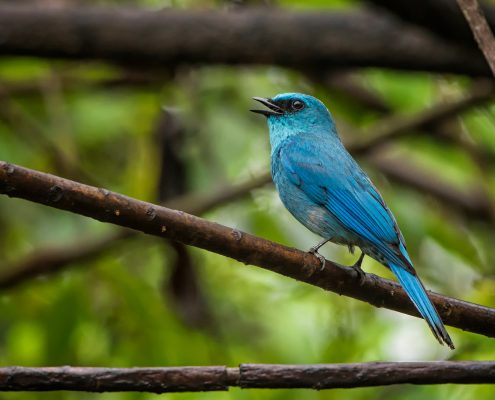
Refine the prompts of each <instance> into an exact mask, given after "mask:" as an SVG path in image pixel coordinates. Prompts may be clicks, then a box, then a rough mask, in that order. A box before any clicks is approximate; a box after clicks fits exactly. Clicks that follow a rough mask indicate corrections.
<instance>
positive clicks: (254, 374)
mask: <svg viewBox="0 0 495 400" xmlns="http://www.w3.org/2000/svg"><path fill="white" fill-rule="evenodd" d="M404 383H409V384H414V385H438V384H445V383H457V384H480V383H495V362H492V361H443V362H377V363H373V362H371V363H355V364H313V365H281V364H241V365H240V366H239V367H237V368H227V367H225V366H209V367H163V368H160V367H157V368H94V367H44V368H26V367H3V368H0V391H2V392H20V391H55V390H71V391H79V392H97V393H102V392H150V393H171V392H205V391H227V390H229V387H240V388H242V389H255V388H257V389H315V390H322V389H335V388H357V387H373V386H388V385H397V384H404Z"/></svg>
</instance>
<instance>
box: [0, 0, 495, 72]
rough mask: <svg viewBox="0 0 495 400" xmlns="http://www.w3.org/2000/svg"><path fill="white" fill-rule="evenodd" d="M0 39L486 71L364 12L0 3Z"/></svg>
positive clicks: (143, 52) (114, 54) (33, 47)
mask: <svg viewBox="0 0 495 400" xmlns="http://www.w3.org/2000/svg"><path fill="white" fill-rule="evenodd" d="M0 37H1V38H2V40H1V41H0V55H23V56H37V57H57V58H66V59H98V60H107V61H113V62H118V63H131V64H136V63H141V64H148V65H150V64H153V65H160V66H163V65H167V66H174V65H178V64H276V65H281V66H288V67H296V68H301V67H304V66H306V67H308V66H318V67H319V68H325V69H329V68H342V67H344V68H348V67H384V68H399V69H405V70H421V71H434V72H447V73H460V74H468V75H485V76H486V75H488V74H489V69H488V68H487V66H486V64H485V62H484V60H483V58H482V57H481V56H480V55H479V54H477V53H476V52H475V51H474V50H472V49H464V48H459V47H457V46H456V45H455V44H452V43H448V42H447V41H445V40H443V39H438V38H436V37H434V36H432V35H429V34H428V33H427V32H423V31H422V30H419V29H417V28H415V27H411V26H408V25H404V24H402V23H401V22H400V21H397V20H396V19H394V18H390V17H388V16H385V15H380V14H377V13H372V12H353V13H309V12H308V13H290V12H282V11H280V10H267V9H260V10H242V11H237V12H236V11H232V12H228V13H226V12H218V11H180V10H171V9H169V10H162V11H146V10H137V9H134V10H133V9H116V8H112V9H109V8H90V7H85V8H65V9H54V8H41V7H36V6H32V5H31V6H29V7H25V6H24V7H23V6H14V5H10V6H5V5H3V6H1V7H0ZM179 37H180V40H177V38H179ZM390 38H394V39H395V40H390Z"/></svg>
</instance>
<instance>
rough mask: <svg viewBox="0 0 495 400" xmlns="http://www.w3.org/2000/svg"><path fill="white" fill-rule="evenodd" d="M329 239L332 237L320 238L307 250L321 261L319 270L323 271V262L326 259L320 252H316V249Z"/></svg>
mask: <svg viewBox="0 0 495 400" xmlns="http://www.w3.org/2000/svg"><path fill="white" fill-rule="evenodd" d="M330 240H332V238H328V239H325V240H322V241H321V242H320V243H318V244H317V245H316V246H313V247H311V248H310V249H309V250H308V253H310V254H313V255H314V256H315V257H316V258H317V259H318V260H320V263H321V269H320V271H323V270H324V269H325V262H326V261H325V257H323V256H322V255H321V254H320V253H318V250H319V249H320V247H321V246H323V245H324V244H325V243H328V242H329V241H330Z"/></svg>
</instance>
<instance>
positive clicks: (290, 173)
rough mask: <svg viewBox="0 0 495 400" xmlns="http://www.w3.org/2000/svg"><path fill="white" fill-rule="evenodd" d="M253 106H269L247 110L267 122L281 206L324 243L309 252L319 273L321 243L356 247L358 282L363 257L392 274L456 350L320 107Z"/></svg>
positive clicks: (377, 198)
mask: <svg viewBox="0 0 495 400" xmlns="http://www.w3.org/2000/svg"><path fill="white" fill-rule="evenodd" d="M253 99H254V100H256V101H259V102H260V103H262V104H263V105H265V106H266V107H267V109H263V110H251V111H253V112H255V113H258V114H262V115H265V116H266V117H267V120H268V127H269V130H270V144H271V169H272V178H273V181H274V183H275V186H276V187H277V190H278V193H279V196H280V199H281V200H282V202H283V204H284V205H285V207H286V208H287V209H288V210H289V211H290V212H291V214H292V215H293V216H294V217H296V219H297V220H298V221H299V222H301V223H302V224H303V225H304V226H306V227H307V228H308V229H309V230H310V231H312V232H314V233H316V234H317V235H319V236H321V237H322V238H323V239H324V240H323V241H322V242H320V243H318V244H317V245H316V246H314V247H312V248H311V249H310V252H311V253H312V254H314V255H315V256H316V257H318V258H319V259H320V261H321V262H322V267H324V265H325V264H324V262H325V259H324V258H323V257H322V256H321V255H320V254H319V253H318V249H319V248H320V247H321V246H323V245H324V244H325V243H327V242H329V241H330V242H333V243H337V244H342V245H346V246H348V247H349V249H350V250H351V251H352V250H353V249H354V246H357V247H359V248H360V249H361V256H360V257H359V259H358V261H357V262H356V264H355V265H354V266H353V267H354V268H355V269H356V271H358V272H359V273H360V276H361V278H362V277H364V273H363V272H362V270H361V262H362V260H363V257H364V255H365V254H366V255H368V256H370V257H372V258H374V259H375V260H377V261H379V262H380V263H382V264H383V265H385V266H386V267H388V268H390V269H391V270H392V272H393V273H394V274H395V276H396V277H397V279H398V280H399V282H400V283H401V285H402V287H403V288H404V290H405V291H406V293H407V294H408V296H409V297H410V299H411V300H412V302H413V303H414V305H415V306H416V308H417V309H418V311H419V313H420V314H421V316H422V317H423V318H424V319H425V320H426V322H427V323H428V326H429V327H430V329H431V331H432V332H433V335H435V337H436V338H437V340H438V341H439V342H440V343H441V344H443V343H446V344H447V345H448V346H449V347H450V348H451V349H454V344H453V343H452V340H451V339H450V336H449V334H448V333H447V331H446V329H445V327H444V325H443V323H442V320H441V319H440V316H439V315H438V312H437V310H436V309H435V306H434V305H433V304H432V302H431V300H430V299H429V297H428V294H427V293H426V290H425V288H424V286H423V284H422V283H421V281H420V280H419V277H418V275H417V274H416V271H415V269H414V267H413V264H412V262H411V259H410V258H409V255H408V253H407V250H406V244H405V240H404V237H403V236H402V233H401V232H400V230H399V227H398V226H397V222H396V221H395V218H394V216H393V215H392V212H391V211H390V210H389V208H388V207H387V205H386V204H385V202H384V201H383V198H382V196H381V195H380V193H378V190H377V189H376V188H375V186H374V185H373V183H372V182H371V180H370V178H368V176H367V175H366V173H365V172H364V171H363V170H362V169H361V168H360V167H359V165H358V164H357V163H356V161H355V160H354V159H353V158H352V157H351V155H350V154H349V153H348V152H347V150H346V149H345V147H344V145H343V144H342V142H341V141H340V138H339V136H338V134H337V130H336V128H335V123H334V121H333V118H332V116H331V114H330V112H329V111H328V110H327V108H326V107H325V105H324V104H323V103H322V102H321V101H319V100H318V99H316V98H314V97H312V96H309V95H306V94H300V93H284V94H279V95H277V96H275V97H274V98H272V99H265V98H261V97H254V98H253Z"/></svg>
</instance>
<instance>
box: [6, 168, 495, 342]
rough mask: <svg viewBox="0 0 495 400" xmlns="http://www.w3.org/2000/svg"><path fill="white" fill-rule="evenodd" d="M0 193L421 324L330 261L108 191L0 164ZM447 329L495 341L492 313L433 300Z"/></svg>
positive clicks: (402, 305) (407, 308)
mask: <svg viewBox="0 0 495 400" xmlns="http://www.w3.org/2000/svg"><path fill="white" fill-rule="evenodd" d="M0 193H3V194H6V195H8V196H9V197H17V198H23V199H26V200H29V201H32V202H36V203H40V204H45V205H47V206H50V207H54V208H58V209H61V210H67V211H70V212H73V213H76V214H80V215H85V216H87V217H91V218H94V219H97V220H99V221H102V222H109V223H113V224H116V225H120V226H122V227H126V228H131V229H134V230H138V231H141V232H144V233H147V234H150V235H154V236H158V237H164V238H168V239H172V240H175V241H178V242H181V243H184V244H187V245H191V246H195V247H199V248H202V249H205V250H208V251H212V252H214V253H218V254H221V255H224V256H226V257H230V258H233V259H236V260H238V261H241V262H242V263H244V264H253V265H256V266H258V267H261V268H264V269H268V270H271V271H273V272H277V273H279V274H282V275H285V276H288V277H291V278H293V279H296V280H300V281H303V282H306V283H309V284H312V285H315V286H318V287H321V288H323V289H325V290H330V291H333V292H336V293H338V294H341V295H346V296H350V297H354V298H356V299H359V300H362V301H366V302H368V303H370V304H372V305H374V306H377V307H385V308H389V309H392V310H396V311H400V312H403V313H406V314H410V315H414V316H418V314H417V311H416V309H415V308H414V306H413V305H412V303H411V302H410V300H409V299H408V298H407V296H406V294H405V293H404V291H403V290H402V289H401V288H400V286H399V285H398V284H397V283H395V282H392V281H389V280H385V279H381V278H379V277H377V276H375V275H373V274H366V275H365V277H364V279H363V280H362V284H361V285H360V284H357V283H358V281H359V282H361V280H360V278H359V276H358V275H357V274H356V272H355V271H354V270H353V269H350V268H346V267H342V266H340V265H338V264H336V263H333V262H330V261H327V264H326V268H325V269H323V270H321V265H320V262H319V260H318V259H317V258H316V257H314V256H313V255H312V254H310V253H306V252H303V251H300V250H296V249H293V248H290V247H286V246H282V245H279V244H277V243H274V242H270V241H268V240H264V239H261V238H258V237H256V236H253V235H250V234H247V233H244V232H240V231H238V230H236V229H232V228H228V227H226V226H222V225H219V224H216V223H213V222H209V221H206V220H204V219H201V218H199V217H195V216H193V215H189V214H186V213H184V212H182V211H177V210H171V209H168V208H165V207H160V206H157V205H154V204H150V203H146V202H143V201H139V200H136V199H133V198H130V197H126V196H123V195H121V194H118V193H114V192H109V191H107V190H104V189H100V188H96V187H92V186H88V185H83V184H81V183H78V182H74V181H70V180H67V179H63V178H60V177H57V176H54V175H50V174H45V173H42V172H38V171H34V170H30V169H27V168H24V167H21V166H17V165H13V164H8V163H6V162H3V161H1V162H0ZM431 298H432V301H433V302H434V303H435V305H436V307H437V309H438V310H439V313H440V315H441V316H442V318H443V320H444V322H445V323H446V324H448V325H451V326H455V327H458V328H461V329H464V330H467V331H470V332H475V333H480V334H483V335H486V336H490V337H495V309H491V308H488V307H483V306H480V305H476V304H472V303H468V302H464V301H461V300H457V299H453V298H449V297H446V296H441V295H438V294H433V293H432V294H431Z"/></svg>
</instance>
